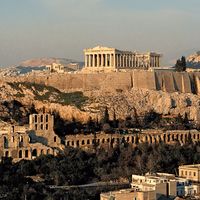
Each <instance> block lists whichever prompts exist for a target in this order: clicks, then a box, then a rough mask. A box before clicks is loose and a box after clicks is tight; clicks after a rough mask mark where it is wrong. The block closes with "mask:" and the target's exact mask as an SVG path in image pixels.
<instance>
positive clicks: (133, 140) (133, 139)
mask: <svg viewBox="0 0 200 200" xmlns="http://www.w3.org/2000/svg"><path fill="white" fill-rule="evenodd" d="M131 141H132V144H134V142H135V138H134V136H132V139H131Z"/></svg>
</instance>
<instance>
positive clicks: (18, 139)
mask: <svg viewBox="0 0 200 200" xmlns="http://www.w3.org/2000/svg"><path fill="white" fill-rule="evenodd" d="M26 141H27V143H29V142H30V141H31V139H30V137H29V136H23V135H17V136H11V138H10V139H9V138H8V137H7V136H4V137H3V147H4V148H5V149H7V148H9V147H11V146H13V143H16V145H17V146H18V147H23V146H24V142H26Z"/></svg>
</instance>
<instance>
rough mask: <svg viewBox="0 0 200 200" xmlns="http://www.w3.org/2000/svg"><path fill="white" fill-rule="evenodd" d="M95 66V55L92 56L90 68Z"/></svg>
mask: <svg viewBox="0 0 200 200" xmlns="http://www.w3.org/2000/svg"><path fill="white" fill-rule="evenodd" d="M94 66H95V54H92V67H94Z"/></svg>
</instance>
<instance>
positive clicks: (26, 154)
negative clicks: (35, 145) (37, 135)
mask: <svg viewBox="0 0 200 200" xmlns="http://www.w3.org/2000/svg"><path fill="white" fill-rule="evenodd" d="M25 158H28V150H26V151H25Z"/></svg>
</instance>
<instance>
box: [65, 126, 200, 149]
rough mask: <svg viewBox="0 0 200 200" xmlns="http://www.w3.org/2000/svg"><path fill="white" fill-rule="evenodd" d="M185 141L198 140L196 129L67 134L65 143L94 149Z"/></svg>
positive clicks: (199, 139) (183, 142) (199, 138)
mask: <svg viewBox="0 0 200 200" xmlns="http://www.w3.org/2000/svg"><path fill="white" fill-rule="evenodd" d="M187 141H192V142H193V143H195V142H199V141H200V132H199V131H197V130H172V131H162V130H143V131H141V132H138V131H134V130H133V129H129V130H127V131H126V133H119V132H118V133H114V134H106V133H104V132H100V133H95V134H88V135H84V134H79V135H67V136H66V138H65V145H66V146H71V147H75V148H81V149H84V150H89V151H90V150H94V148H106V149H108V148H112V147H114V146H116V145H121V144H125V143H127V144H129V145H131V146H133V147H134V146H136V145H137V144H139V143H144V142H146V143H148V144H154V143H161V142H163V143H168V144H175V143H176V142H178V143H180V144H185V143H186V142H187Z"/></svg>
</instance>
